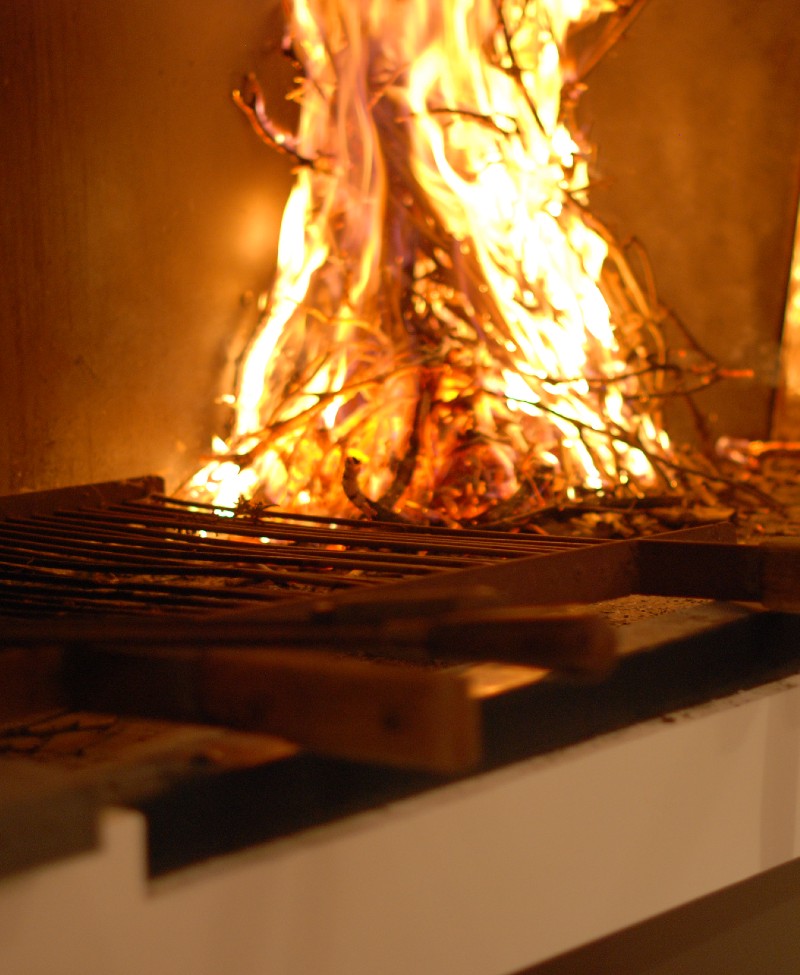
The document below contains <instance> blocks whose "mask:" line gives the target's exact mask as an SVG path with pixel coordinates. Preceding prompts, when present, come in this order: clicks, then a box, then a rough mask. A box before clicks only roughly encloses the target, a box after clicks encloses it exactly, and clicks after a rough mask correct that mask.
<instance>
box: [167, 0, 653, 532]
mask: <svg viewBox="0 0 800 975" xmlns="http://www.w3.org/2000/svg"><path fill="white" fill-rule="evenodd" d="M623 6H625V7H627V6H628V5H627V4H625V5H623V4H621V3H617V2H612V0H532V2H524V0H449V2H447V3H441V4H439V3H430V2H429V0H405V2H397V0H326V2H322V0H294V2H293V4H292V10H291V18H290V22H289V27H288V37H289V41H290V45H291V51H292V52H293V54H294V55H295V56H296V57H297V58H298V59H299V61H300V62H301V65H302V73H303V80H302V83H301V88H300V91H299V93H297V95H296V97H297V98H298V99H299V102H300V106H301V114H300V122H299V128H298V132H297V133H296V134H294V133H286V132H282V131H280V130H279V129H278V128H277V127H276V126H275V124H274V123H273V122H272V120H271V119H269V118H268V117H267V116H266V115H265V113H264V107H263V102H262V100H261V97H260V93H259V90H258V88H257V86H256V85H255V83H254V82H252V81H251V82H249V83H248V86H247V89H246V90H245V91H243V92H240V93H237V98H238V100H239V103H240V105H241V106H242V107H243V108H245V110H246V111H247V112H248V114H249V115H250V116H251V120H252V121H253V123H254V124H255V125H257V126H258V127H259V128H260V130H261V132H262V134H263V135H264V137H265V138H266V139H267V140H268V141H270V142H271V143H272V144H273V145H275V146H276V147H277V148H279V149H281V150H282V151H285V152H287V153H289V154H290V155H291V156H293V157H294V159H295V161H296V162H297V164H298V166H297V180H296V185H295V187H294V190H293V192H292V194H291V196H290V198H289V200H288V203H287V205H286V211H285V214H284V219H283V225H282V230H281V237H280V246H279V257H278V274H277V279H276V284H275V287H274V289H273V291H272V294H271V296H270V299H269V302H268V306H267V308H266V310H265V313H264V316H263V320H262V322H261V326H260V330H259V332H258V335H257V337H256V338H255V340H254V342H253V343H252V346H251V348H250V349H249V351H248V355H247V358H246V362H245V365H244V369H243V373H242V376H241V383H240V388H239V389H238V391H237V396H236V416H235V428H234V430H233V433H232V435H231V436H230V438H229V440H228V441H227V442H222V441H218V442H217V444H216V446H215V451H216V454H217V456H216V458H215V459H214V460H213V461H212V462H210V463H209V464H208V465H207V466H206V467H205V468H204V469H203V470H202V471H200V472H199V473H198V474H197V475H196V476H195V478H194V479H193V480H192V482H191V483H190V485H189V486H188V488H187V491H186V493H187V495H188V496H190V497H202V498H204V499H205V500H208V499H212V500H214V501H215V502H216V503H218V504H227V505H235V504H236V502H237V499H238V498H239V497H240V496H244V497H249V498H256V499H257V498H267V499H269V500H271V501H274V502H275V503H277V504H279V505H280V506H281V507H282V508H285V509H290V510H314V511H318V512H324V513H330V514H334V513H352V511H353V508H352V504H353V503H355V504H356V505H357V506H359V507H361V508H363V509H364V510H367V511H373V512H374V511H376V510H378V511H380V512H382V513H386V512H387V511H389V510H393V511H395V512H398V513H400V514H402V515H403V516H405V517H407V518H410V519H412V520H421V519H427V518H430V517H436V518H442V519H444V520H446V521H450V522H463V521H464V520H467V519H470V518H474V517H476V516H480V515H481V514H482V513H484V514H485V513H486V512H487V511H489V512H497V513H500V512H502V513H510V512H516V511H524V510H526V509H527V510H530V509H533V508H536V507H539V506H541V505H543V504H545V503H551V502H553V501H559V500H564V499H567V498H574V497H576V496H577V495H579V494H582V493H585V492H600V491H606V492H608V491H612V490H613V491H615V492H619V491H623V492H627V493H628V495H629V496H632V497H635V496H639V495H641V494H642V493H643V492H645V491H647V490H648V489H650V488H652V487H653V486H654V485H655V484H656V483H659V484H660V486H661V488H662V489H663V487H664V486H665V483H666V477H665V475H664V474H663V470H664V468H663V467H662V466H661V464H660V461H659V458H664V457H665V456H667V455H668V452H669V449H670V448H669V443H668V440H667V438H666V435H665V434H664V433H663V431H662V429H661V423H660V418H659V416H658V415H657V414H656V413H654V411H653V403H654V402H657V401H658V396H659V395H661V392H662V391H663V385H662V384H663V383H664V382H665V381H666V379H665V377H666V375H667V374H668V372H669V370H668V369H667V367H666V366H665V365H664V361H665V360H664V352H663V350H662V349H661V348H660V346H659V344H658V330H657V328H656V327H655V312H654V311H653V310H652V309H651V307H650V306H649V304H648V302H647V300H646V299H645V298H644V296H643V295H642V292H641V291H640V289H639V287H638V285H637V284H636V280H635V278H634V276H633V275H632V274H631V272H630V270H629V268H628V266H627V264H626V263H625V261H624V259H623V258H622V255H621V254H620V252H619V250H618V249H617V248H616V247H614V245H613V243H612V242H611V241H610V239H609V237H608V235H607V234H606V233H605V231H604V230H603V229H602V228H601V227H599V226H598V225H597V223H596V222H595V221H594V220H593V219H592V218H591V217H590V216H589V215H588V213H587V211H586V203H587V201H586V187H587V169H588V167H587V161H586V152H585V148H584V147H583V146H582V145H581V140H580V139H579V137H578V135H577V134H576V131H577V130H576V127H575V126H574V124H573V122H572V114H573V111H574V106H575V101H576V98H577V95H578V93H579V90H580V79H579V78H578V77H577V76H576V75H577V71H576V70H575V69H574V68H571V67H570V65H571V64H572V63H573V61H572V60H571V57H570V50H571V38H572V37H573V36H574V34H575V32H576V31H577V29H578V28H580V27H582V26H584V25H586V24H587V23H589V22H591V21H594V20H595V19H597V17H598V16H599V15H601V14H605V13H613V12H614V11H616V10H617V8H618V7H623ZM617 15H618V16H619V14H617ZM368 499H374V503H372V502H370V501H368ZM498 516H499V515H498Z"/></svg>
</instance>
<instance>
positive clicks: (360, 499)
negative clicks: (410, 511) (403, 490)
mask: <svg viewBox="0 0 800 975" xmlns="http://www.w3.org/2000/svg"><path fill="white" fill-rule="evenodd" d="M360 470H361V461H360V460H359V459H358V458H357V457H347V458H346V460H345V462H344V474H343V475H342V489H343V490H344V493H345V494H346V495H347V498H348V500H349V501H351V502H352V503H353V504H354V505H355V506H356V508H358V510H359V511H360V512H361V513H362V514H364V515H366V516H367V518H369V519H370V520H378V521H392V522H402V523H406V524H408V523H409V522H408V519H407V518H403V517H402V516H401V515H398V514H397V512H396V511H392V510H391V508H387V507H386V506H385V505H384V504H381V502H380V501H372V500H371V499H370V498H368V497H367V496H366V494H364V493H363V491H362V490H361V488H360V487H359V485H358V473H359V471H360Z"/></svg>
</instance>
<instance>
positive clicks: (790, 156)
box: [0, 0, 800, 493]
mask: <svg viewBox="0 0 800 975" xmlns="http://www.w3.org/2000/svg"><path fill="white" fill-rule="evenodd" d="M279 7H280V4H279V0H264V2H262V3H259V2H253V0H227V2H226V3H220V2H219V0H192V2H189V0H130V2H128V3H125V4H108V3H106V2H105V0H82V2H81V3H78V2H75V0H6V2H5V3H3V4H2V5H0V58H1V59H2V64H1V67H2V85H1V86H0V118H2V125H3V133H4V146H5V160H4V163H5V166H4V169H5V173H4V179H3V181H2V185H0V244H1V245H2V254H3V268H4V273H3V284H4V300H3V301H2V303H0V411H1V415H2V418H3V422H2V424H0V493H14V492H17V491H23V490H30V489H44V488H49V487H54V486H59V485H65V484H71V483H78V482H86V481H91V480H105V479H112V478H118V477H125V476H128V475H135V474H139V473H142V472H145V471H147V472H154V473H160V474H162V475H164V476H165V477H166V479H167V483H168V485H169V487H171V488H172V487H174V486H176V485H177V483H178V482H179V481H180V479H181V478H183V477H184V476H186V475H187V474H188V473H190V472H191V470H193V469H194V468H195V466H196V465H197V463H198V459H199V458H200V456H201V454H202V453H203V451H205V450H206V449H207V446H208V443H209V441H210V437H211V434H212V432H220V431H222V430H223V429H224V422H225V419H226V416H225V412H224V408H221V407H216V406H215V405H214V400H215V398H216V397H217V396H218V395H219V394H220V393H221V392H225V391H227V389H228V388H229V385H230V381H231V376H232V371H233V368H234V360H235V357H236V355H237V353H238V351H240V350H241V347H242V344H243V342H244V341H245V339H246V336H247V334H248V332H249V330H251V329H252V327H253V325H254V323H255V319H256V299H257V296H258V294H259V293H261V292H262V291H263V290H264V289H265V288H267V287H268V285H269V283H270V279H271V275H272V270H273V267H274V261H275V252H276V244H277V235H278V227H279V222H280V217H281V212H282V209H283V204H284V201H285V197H286V193H287V192H288V189H289V186H290V182H291V173H290V169H289V166H288V164H287V163H286V161H285V160H284V159H282V158H281V157H279V156H277V155H276V154H275V153H273V152H271V151H269V150H267V149H266V148H264V147H263V146H262V145H261V144H260V143H259V142H258V141H257V140H256V138H255V137H254V136H253V134H252V132H251V131H250V129H249V127H248V125H247V123H246V121H245V120H244V118H242V117H241V116H240V114H239V113H238V111H237V110H236V108H235V107H234V106H233V104H232V102H231V100H230V91H231V89H232V88H233V87H234V86H235V85H236V84H237V83H238V81H239V79H240V77H241V74H242V73H243V72H244V71H247V70H255V71H256V72H257V73H258V74H259V75H260V77H261V78H262V79H263V80H264V81H265V82H266V84H267V86H268V89H269V92H270V97H271V102H272V104H271V106H270V107H271V110H272V111H273V112H274V113H275V114H276V115H278V116H279V117H282V120H283V121H285V122H286V123H287V124H291V121H292V119H291V116H290V112H291V108H290V107H289V106H288V105H286V104H285V103H284V101H283V93H284V92H285V91H286V90H287V89H288V87H289V86H290V83H291V77H292V69H291V66H290V65H288V63H286V61H285V59H283V58H282V57H281V56H280V54H279V53H278V51H277V50H276V45H277V42H278V40H279V37H280V29H281V28H280V13H279ZM590 83H591V85H592V88H591V89H590V93H589V95H588V96H587V100H586V105H585V108H584V111H583V116H584V118H585V119H586V121H587V125H588V126H589V129H590V134H591V137H592V139H593V140H594V141H595V142H596V143H598V145H599V157H598V158H599V165H600V168H601V170H602V172H603V173H604V175H605V176H606V177H607V179H606V181H605V182H604V183H603V185H598V187H597V190H596V192H595V194H594V199H595V201H596V204H597V206H596V209H597V211H598V213H599V215H600V216H602V217H603V218H604V219H605V220H607V221H608V222H610V223H611V224H612V226H613V227H614V229H615V230H616V231H618V232H619V233H620V234H621V235H623V236H624V235H626V234H635V235H636V236H637V237H639V238H640V239H641V240H642V241H643V242H644V244H645V246H646V248H647V250H648V252H649V254H650V257H651V261H652V264H653V266H654V269H655V274H656V282H657V284H658V286H659V290H660V292H661V294H662V296H663V297H664V298H665V300H667V301H668V302H669V303H670V304H671V305H672V306H674V307H675V308H676V309H677V310H678V311H679V312H680V314H681V315H682V317H683V318H684V319H685V320H686V321H687V322H688V323H689V324H690V325H691V327H692V328H693V330H694V332H695V334H696V336H697V338H698V339H699V340H700V341H701V342H702V343H704V344H705V345H707V346H708V347H709V348H710V349H711V351H712V352H714V353H715V354H716V355H717V356H719V357H720V358H721V359H722V360H723V364H725V365H730V366H733V367H741V366H742V365H749V366H754V367H755V368H756V370H757V377H756V380H755V381H753V382H750V383H745V384H743V385H742V386H740V387H737V391H736V392H735V393H734V394H732V393H731V391H730V390H727V391H721V392H714V393H709V394H705V395H706V396H707V397H708V399H707V401H706V402H707V407H708V409H709V410H710V411H711V412H713V413H715V414H717V416H718V419H717V420H716V421H715V424H714V426H715V430H716V431H717V432H719V431H724V432H727V433H732V434H735V435H739V436H750V437H754V436H764V435H766V433H767V431H768V420H769V406H770V399H771V395H772V389H773V386H774V382H775V379H776V370H777V353H778V347H779V341H780V327H781V318H782V308H783V296H784V292H785V286H786V280H787V276H788V268H789V257H790V251H791V240H792V230H793V226H794V217H795V207H796V199H797V173H798V156H799V155H800V153H799V152H798V146H799V145H800V133H799V132H798V119H799V118H800V113H798V111H797V109H798V105H797V97H798V96H797V92H798V91H799V90H800V27H799V26H798V18H797V17H796V13H795V10H794V0H768V2H764V3H762V4H757V5H753V4H752V3H746V4H745V3H741V2H726V3H725V4H719V3H717V2H712V0H703V2H697V0H694V2H691V0H650V3H649V5H648V6H647V7H646V8H645V11H644V13H643V14H642V15H641V17H640V18H639V19H638V21H637V22H636V24H635V25H634V27H633V29H632V31H631V33H630V36H629V37H628V38H627V39H626V40H625V41H624V42H623V43H622V44H621V45H620V46H619V47H618V48H617V49H615V51H614V52H612V54H611V55H610V56H609V57H608V59H607V60H606V61H605V62H604V63H603V64H602V65H601V66H600V67H599V68H598V69H597V71H596V72H595V73H594V74H593V75H592V76H591V78H590ZM702 402H703V401H702V400H701V403H702Z"/></svg>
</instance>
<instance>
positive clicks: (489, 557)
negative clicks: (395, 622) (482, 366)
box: [0, 479, 596, 618]
mask: <svg viewBox="0 0 800 975" xmlns="http://www.w3.org/2000/svg"><path fill="white" fill-rule="evenodd" d="M120 484H122V485H125V484H128V485H130V489H129V490H127V491H122V492H120ZM120 484H115V485H108V486H105V485H99V486H96V487H93V488H92V489H91V493H90V494H89V496H88V497H79V498H78V499H77V503H75V498H74V496H73V494H71V493H70V492H69V491H65V492H50V493H47V494H43V495H39V496H37V495H31V496H28V497H26V498H24V505H20V503H19V499H7V500H6V502H2V501H0V519H1V520H0V572H2V578H1V579H0V615H3V616H6V617H32V616H35V617H39V618H42V617H50V616H58V617H70V616H83V615H87V614H95V613H97V614H102V615H104V616H105V615H119V614H122V615H141V614H145V615H154V614H156V615H158V614H170V615H181V616H186V615H194V616H197V615H203V614H207V613H210V612H214V611H218V610H221V609H241V608H247V607H255V606H259V605H261V606H263V605H264V604H269V603H275V602H278V601H286V600H290V599H297V598H300V597H308V596H310V595H316V594H327V593H333V592H341V591H342V590H348V589H349V590H352V589H359V588H360V589H367V588H371V587H376V586H380V585H385V584H390V583H397V582H401V581H405V580H409V579H412V578H419V577H422V576H431V575H435V574H439V573H443V572H448V571H452V570H458V569H464V568H469V567H476V566H485V565H492V564H495V563H499V562H504V561H508V560H509V559H515V558H524V557H530V556H535V555H552V554H556V553H559V552H564V551H572V550H575V549H579V548H583V547H585V546H587V545H591V544H596V543H595V542H594V540H592V539H585V538H573V537H554V536H539V535H532V534H518V535H510V534H503V535H498V534H497V533H496V532H489V531H478V530H475V531H470V530H450V529H446V528H436V527H434V528H420V527H417V526H409V525H405V524H389V523H376V522H364V521H359V520H352V519H342V518H335V519H334V518H324V519H323V518H316V517H312V516H301V515H287V514H285V513H281V512H273V511H270V512H268V513H266V514H261V513H259V515H258V516H256V515H251V514H237V513H235V512H234V511H233V510H232V509H222V508H219V507H214V506H211V505H203V504H196V503H188V502H183V501H178V500H175V499H173V498H169V497H166V496H165V495H164V494H163V493H161V492H160V491H158V490H153V488H154V487H155V488H158V487H159V483H158V481H157V480H156V479H144V480H143V481H142V482H140V487H139V489H138V490H137V487H136V484H137V482H120ZM162 491H163V488H162ZM120 493H122V494H123V495H124V494H128V495H130V496H129V497H124V496H123V497H122V498H119V497H117V495H119V494H120Z"/></svg>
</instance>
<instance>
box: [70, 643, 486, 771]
mask: <svg viewBox="0 0 800 975" xmlns="http://www.w3.org/2000/svg"><path fill="white" fill-rule="evenodd" d="M73 660H74V664H75V666H74V668H73V671H72V674H71V687H72V690H73V694H74V700H75V704H76V706H79V707H85V708H92V709H99V710H105V711H112V712H119V713H123V714H125V713H128V714H131V713H132V714H140V715H146V716H152V717H163V718H171V719H175V720H178V721H190V722H196V723H208V724H222V725H225V726H228V727H232V728H238V729H241V730H246V731H255V732H264V733H268V734H275V735H280V736H282V737H285V738H288V739H290V740H291V741H294V742H296V743H297V744H300V745H303V746H305V747H307V748H311V749H313V750H316V751H320V752H322V753H324V754H328V755H335V756H338V757H341V758H348V759H353V760H357V761H366V762H380V763H384V764H389V765H396V766H399V767H404V768H417V769H425V770H427V771H435V772H440V773H446V774H453V773H458V772H463V771H466V770H467V769H470V768H473V767H475V766H476V765H477V764H478V763H479V761H480V757H481V731H480V714H479V711H478V709H477V707H476V706H475V703H474V701H473V700H472V698H471V696H470V694H469V688H468V685H467V683H466V681H465V680H464V678H463V676H462V674H461V672H460V671H458V670H436V669H432V668H422V667H415V666H412V665H404V664H389V663H376V662H372V661H366V660H358V659H354V658H346V657H337V656H334V655H331V654H327V653H324V652H318V651H305V650H303V651H290V650H285V651H277V650H275V651H264V650H258V649H247V650H241V649H240V650H235V649H209V650H199V651H198V650H191V649H185V648H175V647H170V648H167V649H162V650H159V649H158V648H152V647H151V648H146V647H140V648H136V647H134V648H128V649H96V650H88V649H86V648H84V650H83V651H82V652H81V653H80V655H77V654H76V655H75V657H74V658H73Z"/></svg>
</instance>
